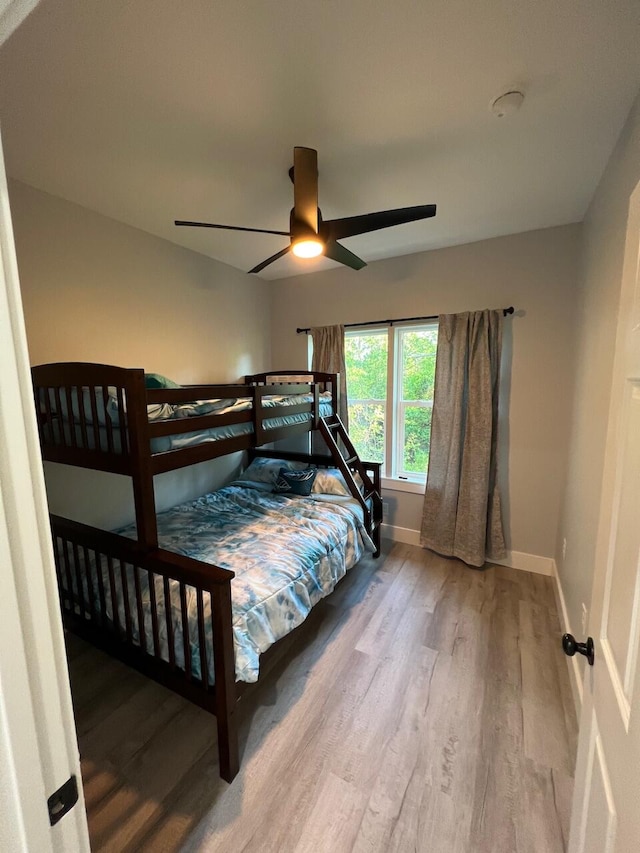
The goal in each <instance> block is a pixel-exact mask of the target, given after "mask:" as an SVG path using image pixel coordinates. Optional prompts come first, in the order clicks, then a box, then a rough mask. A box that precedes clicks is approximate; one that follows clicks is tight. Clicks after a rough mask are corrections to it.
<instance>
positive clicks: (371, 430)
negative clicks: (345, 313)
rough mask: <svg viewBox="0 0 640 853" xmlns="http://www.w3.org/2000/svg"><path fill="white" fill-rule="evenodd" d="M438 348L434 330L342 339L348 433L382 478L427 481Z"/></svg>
mask: <svg viewBox="0 0 640 853" xmlns="http://www.w3.org/2000/svg"><path fill="white" fill-rule="evenodd" d="M437 345H438V327H437V324H428V325H420V326H400V327H394V326H389V327H382V328H376V329H368V330H367V329H365V330H357V331H354V332H347V334H346V338H345V349H346V362H347V389H348V399H349V433H350V436H351V439H352V441H353V443H354V445H355V447H356V449H357V450H358V453H359V454H360V456H361V458H362V459H366V460H368V461H372V462H382V463H383V468H384V476H386V477H390V478H394V479H399V480H413V481H415V482H424V481H425V479H426V471H427V465H428V462H429V441H430V435H431V411H432V407H433V387H434V379H435V361H436V349H437Z"/></svg>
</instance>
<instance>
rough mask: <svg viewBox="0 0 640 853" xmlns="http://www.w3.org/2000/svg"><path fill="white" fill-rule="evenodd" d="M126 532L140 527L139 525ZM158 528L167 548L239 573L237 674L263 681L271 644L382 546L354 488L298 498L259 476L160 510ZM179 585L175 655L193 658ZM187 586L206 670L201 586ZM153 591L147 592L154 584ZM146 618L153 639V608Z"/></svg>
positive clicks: (174, 599) (180, 660) (194, 642)
mask: <svg viewBox="0 0 640 853" xmlns="http://www.w3.org/2000/svg"><path fill="white" fill-rule="evenodd" d="M119 532H120V533H121V535H124V536H129V537H135V527H129V528H126V529H124V530H121V531H119ZM158 536H159V543H160V547H161V548H165V549H167V550H168V551H174V552H176V553H179V554H184V555H186V556H188V557H193V558H194V559H197V560H202V561H203V562H208V563H214V564H215V565H218V566H221V567H222V568H225V569H231V570H232V571H233V572H235V573H236V577H235V578H234V579H233V580H232V582H231V594H232V611H233V613H232V618H233V635H234V641H235V661H236V679H237V680H238V681H247V682H253V681H257V679H258V674H259V661H260V655H261V654H262V652H265V651H266V650H267V649H268V648H269V647H270V646H271V645H272V644H273V643H275V642H276V641H277V640H279V639H280V638H282V637H284V636H285V635H286V634H288V633H289V632H290V631H292V630H293V629H294V628H295V627H297V626H298V625H300V624H301V623H302V622H303V621H304V620H305V618H306V617H307V615H308V614H309V612H310V611H311V608H312V607H313V606H314V605H315V604H317V602H318V601H320V599H321V598H324V597H325V596H326V595H328V594H329V593H330V592H331V591H332V590H333V589H334V587H335V585H336V584H337V582H338V581H339V580H340V579H341V578H342V577H343V576H344V575H345V574H346V572H347V571H348V569H350V568H351V567H352V566H353V565H354V564H355V563H357V562H358V560H359V559H360V558H361V557H362V556H363V554H364V553H365V551H367V550H370V551H373V550H374V546H373V543H372V542H371V540H370V538H369V536H368V535H367V533H366V530H365V528H364V525H363V521H362V510H361V508H360V506H359V504H358V503H357V501H355V500H353V499H352V498H347V497H340V496H336V495H323V494H318V495H311V496H310V497H308V498H301V497H295V498H289V497H286V496H283V495H276V494H272V493H271V486H265V485H264V484H259V483H251V482H241V483H240V482H238V483H234V484H231V485H230V486H227V487H225V488H223V489H220V490H219V491H217V492H213V493H212V494H209V495H205V496H204V497H202V498H199V499H198V500H196V501H194V502H192V503H187V504H182V505H181V506H177V507H174V508H173V509H170V510H168V511H166V512H163V513H161V514H160V515H158ZM156 583H157V599H158V603H159V608H158V611H159V616H160V629H161V637H160V640H161V650H162V656H163V658H164V659H165V660H168V646H167V634H166V625H165V624H164V623H165V619H164V613H163V611H162V605H161V602H162V601H163V597H162V593H161V583H162V582H161V579H160V578H157V581H156ZM174 586H175V589H172V590H171V609H172V623H173V627H174V635H175V647H176V663H177V664H178V665H179V666H184V646H183V638H182V615H181V609H180V599H179V591H178V588H177V586H178V585H177V584H174ZM130 588H131V587H130ZM187 591H188V594H187V605H188V614H189V634H190V637H189V641H190V645H191V652H192V655H191V659H192V668H193V674H194V675H195V676H196V677H199V676H200V661H199V649H198V637H197V601H196V594H195V590H193V589H191V588H188V590H187ZM144 592H145V594H144V599H145V600H146V601H148V590H145V591H144ZM210 606H211V605H210V602H209V597H208V596H207V595H205V624H206V626H207V662H208V666H207V668H208V670H209V677H210V679H211V680H212V681H213V667H212V645H211V643H212V638H211V619H210V618H209V613H210ZM145 607H146V608H148V604H145ZM132 609H133V608H132ZM144 621H145V627H146V632H145V633H146V635H147V642H148V644H149V647H152V637H151V625H150V623H151V619H150V616H149V615H148V614H147V615H146V616H145V620H144Z"/></svg>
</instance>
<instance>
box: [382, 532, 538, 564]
mask: <svg viewBox="0 0 640 853" xmlns="http://www.w3.org/2000/svg"><path fill="white" fill-rule="evenodd" d="M382 535H383V537H384V538H385V539H391V540H392V541H393V542H402V543H403V544H404V545H420V531H419V530H413V529H412V528H410V527H396V526H395V525H393V524H383V525H382ZM491 562H492V563H494V564H495V565H497V566H508V567H509V568H511V569H520V570H521V571H523V572H535V574H537V575H547V576H548V577H552V575H553V560H552V558H551V557H538V556H537V555H536V554H525V553H524V552H523V551H509V552H508V553H507V556H506V557H505V559H504V560H491Z"/></svg>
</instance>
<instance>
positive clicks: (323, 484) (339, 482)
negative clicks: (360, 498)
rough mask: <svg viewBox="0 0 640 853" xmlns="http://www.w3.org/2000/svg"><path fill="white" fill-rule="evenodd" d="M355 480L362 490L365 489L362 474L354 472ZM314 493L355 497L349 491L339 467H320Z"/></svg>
mask: <svg viewBox="0 0 640 853" xmlns="http://www.w3.org/2000/svg"><path fill="white" fill-rule="evenodd" d="M354 477H355V481H356V483H357V485H358V488H359V489H360V491H361V492H363V491H364V484H363V482H362V479H361V477H360V475H359V474H358V473H357V472H356V473H355V474H354ZM313 493H314V494H323V495H347V496H348V497H353V496H352V494H351V492H350V491H349V487H348V486H347V483H346V480H345V479H344V477H343V476H342V473H341V472H340V470H339V469H338V468H320V469H319V470H318V474H317V476H316V478H315V482H314V484H313Z"/></svg>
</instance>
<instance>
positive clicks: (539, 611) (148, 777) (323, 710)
mask: <svg viewBox="0 0 640 853" xmlns="http://www.w3.org/2000/svg"><path fill="white" fill-rule="evenodd" d="M69 657H70V666H71V676H72V686H73V694H74V703H75V708H76V719H77V725H78V735H79V741H80V750H81V754H82V769H83V780H84V790H85V797H86V801H87V810H88V815H89V829H90V834H91V841H92V847H93V849H94V850H96V851H97V850H108V851H117V853H122V851H153V852H154V853H159V852H160V851H176V850H185V851H196V850H197V851H224V853H231V851H233V853H236V851H237V853H240V851H246V853H253V851H256V853H258V851H259V853H270V851H273V853H287V851H296V853H303V851H309V853H341V851H357V853H365V851H367V852H368V851H380V853H392V851H397V853H405V851H406V853H409V851H420V853H427V851H428V853H457V852H458V853H524V852H525V851H530V853H556V851H563V850H565V846H566V840H567V827H568V811H569V805H570V798H571V789H572V784H573V781H572V773H573V763H574V754H575V746H576V722H575V716H574V710H573V704H572V699H571V695H570V688H569V683H568V674H567V667H566V663H565V659H564V657H563V655H562V652H561V649H560V627H559V624H558V619H557V615H556V612H555V603H554V597H553V590H552V584H551V580H550V578H546V577H542V576H540V575H532V574H528V573H525V572H516V571H513V570H511V569H505V568H490V569H488V570H485V571H483V572H481V571H474V570H471V569H468V568H466V567H464V566H463V565H462V564H461V563H458V562H457V561H454V560H445V559H442V558H438V557H435V556H434V555H432V554H429V553H428V552H426V551H423V550H421V549H419V548H413V547H410V546H406V545H399V544H396V545H394V546H393V547H391V545H390V544H387V548H386V550H384V551H383V555H382V557H381V558H380V559H379V560H377V561H376V560H373V559H366V560H364V561H363V562H362V563H360V564H359V565H358V566H356V567H355V568H354V569H353V570H352V572H350V573H349V575H348V576H347V578H346V579H345V580H344V581H342V582H341V584H340V585H339V587H338V589H337V590H336V591H335V592H334V593H333V595H331V596H330V597H329V598H328V599H326V600H325V601H323V602H322V603H321V604H320V605H318V607H317V608H316V609H315V611H314V612H313V613H312V614H311V616H310V617H309V619H308V620H307V622H306V623H305V626H304V627H303V628H302V629H301V630H300V632H298V634H297V637H296V644H295V648H293V649H291V654H289V655H288V656H287V658H286V659H285V660H283V661H282V662H281V663H280V664H278V666H277V667H276V668H275V669H274V670H273V672H272V673H271V674H270V675H269V676H267V677H266V679H265V681H264V683H262V684H260V685H259V686H258V687H257V688H256V690H255V692H253V693H250V694H249V695H247V696H246V697H245V698H244V699H243V705H242V712H241V727H240V731H241V735H240V738H241V753H242V766H241V769H240V773H239V775H238V776H237V777H236V779H235V781H234V782H233V784H232V785H227V784H226V783H225V782H222V781H221V780H220V779H219V778H218V768H217V756H216V745H215V719H214V718H213V717H212V716H210V715H208V714H207V713H205V712H204V711H202V710H200V709H199V708H196V707H195V706H192V705H190V704H189V703H187V702H186V701H184V700H182V699H180V698H178V697H177V696H175V695H174V694H172V693H169V692H168V691H166V690H165V689H164V688H162V687H160V686H159V685H156V684H154V683H153V682H151V681H149V680H147V679H145V678H144V677H142V676H141V675H138V674H137V673H136V672H134V671H132V670H130V669H128V668H127V667H125V666H123V665H121V664H119V663H117V662H116V661H114V660H112V659H110V658H108V657H106V656H104V655H103V654H102V653H100V652H98V651H96V650H95V649H93V648H91V647H89V646H87V645H85V644H84V643H82V642H81V641H80V640H78V639H76V638H73V637H70V638H69Z"/></svg>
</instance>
